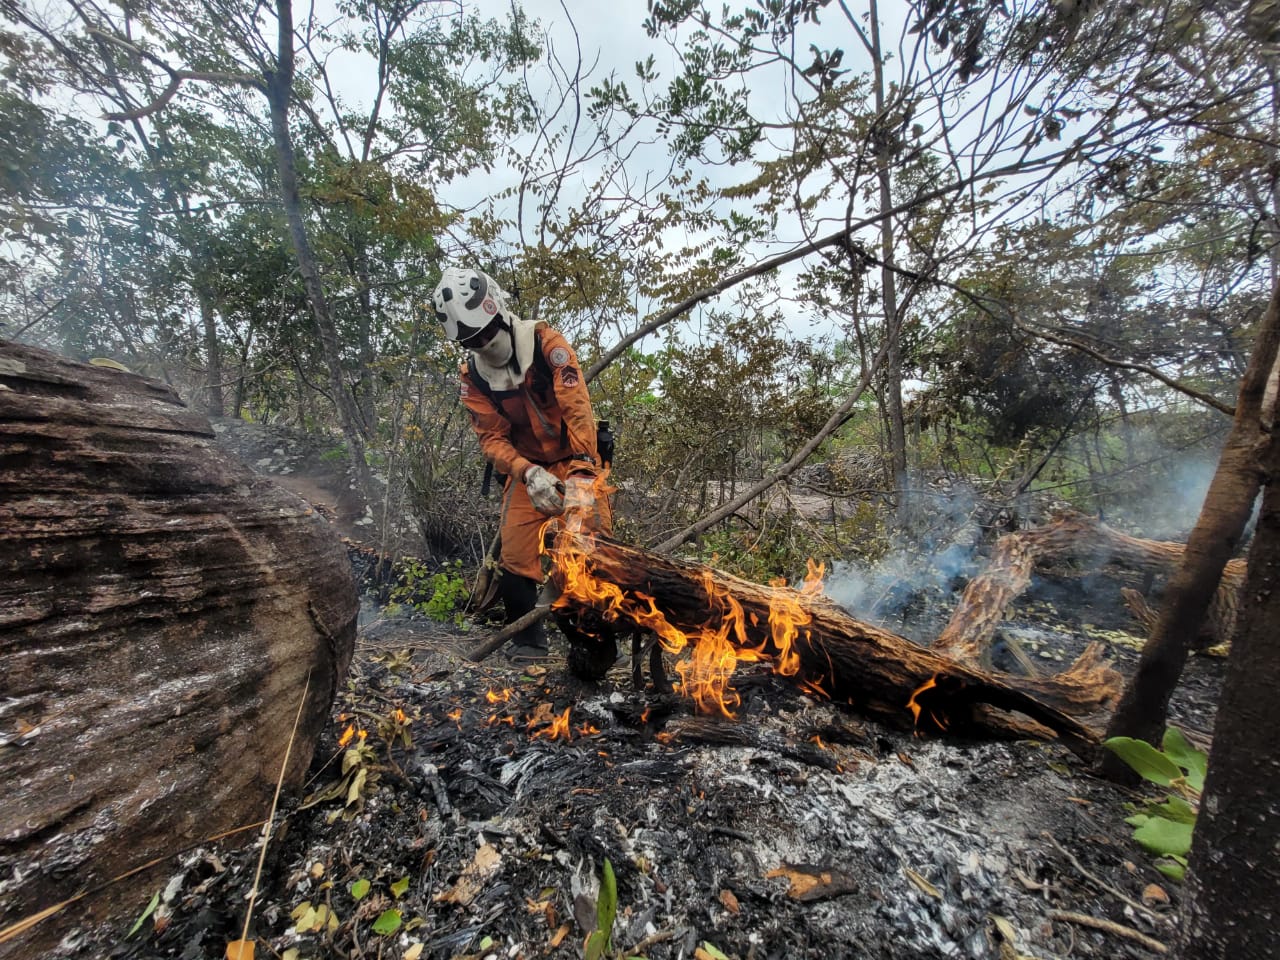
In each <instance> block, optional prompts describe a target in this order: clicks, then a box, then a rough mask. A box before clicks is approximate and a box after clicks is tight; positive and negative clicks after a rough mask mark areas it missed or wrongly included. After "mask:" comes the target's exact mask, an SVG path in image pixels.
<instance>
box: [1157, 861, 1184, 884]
mask: <svg viewBox="0 0 1280 960" xmlns="http://www.w3.org/2000/svg"><path fill="white" fill-rule="evenodd" d="M1156 869H1157V870H1159V871H1160V872H1161V873H1163V874H1164V875H1165V876H1166V877H1168V878H1169V879H1170V880H1177V881H1178V882H1179V883H1182V882H1183V881H1184V880H1186V879H1187V868H1186V865H1185V864H1182V863H1179V862H1178V861H1177V860H1173V859H1169V860H1157V861H1156Z"/></svg>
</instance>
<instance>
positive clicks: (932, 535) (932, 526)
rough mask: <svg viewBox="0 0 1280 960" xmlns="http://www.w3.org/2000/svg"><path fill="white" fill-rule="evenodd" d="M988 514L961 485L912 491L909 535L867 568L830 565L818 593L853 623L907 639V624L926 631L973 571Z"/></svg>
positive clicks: (838, 563)
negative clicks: (889, 629) (913, 505)
mask: <svg viewBox="0 0 1280 960" xmlns="http://www.w3.org/2000/svg"><path fill="white" fill-rule="evenodd" d="M919 486H920V485H918V487H919ZM994 512H995V510H994V509H993V508H991V507H989V506H987V505H985V504H983V503H982V502H981V500H980V499H979V497H978V496H977V495H976V493H975V492H974V491H973V490H972V489H971V488H970V487H968V486H967V485H963V484H957V483H954V482H949V481H943V482H941V483H938V484H933V485H931V486H929V487H924V488H922V489H919V488H918V489H917V492H916V515H915V517H914V518H913V522H912V524H911V526H912V528H913V529H912V531H911V533H910V534H909V535H903V536H900V537H898V538H897V539H896V540H895V541H894V542H893V543H892V544H891V545H890V547H889V550H888V551H887V552H886V553H885V554H884V556H882V557H881V558H880V560H879V561H877V562H876V563H875V564H874V565H872V566H870V567H868V566H865V565H862V564H858V563H856V562H845V561H836V562H835V563H834V564H832V567H831V570H830V571H829V573H828V575H827V577H826V579H825V580H824V582H823V591H824V592H825V593H826V595H827V596H828V597H830V598H831V599H832V600H834V601H835V602H836V603H838V604H839V605H840V606H842V607H843V608H844V609H845V610H847V611H848V612H849V613H850V614H851V615H852V616H854V617H857V618H858V619H859V620H864V621H866V622H868V623H876V624H879V625H882V626H886V627H892V628H893V629H895V630H896V631H898V632H902V633H904V634H906V635H907V636H910V635H911V632H912V629H913V626H914V629H918V630H921V631H923V632H928V631H929V630H930V628H931V627H930V625H931V624H932V621H933V619H934V618H935V616H936V615H943V614H945V613H949V611H950V607H951V606H952V600H951V595H952V593H953V592H954V590H955V588H956V586H957V581H958V580H959V579H961V578H968V577H970V576H972V575H973V573H974V572H975V571H976V569H977V567H978V560H977V557H976V550H977V546H978V544H979V542H980V541H981V539H982V536H983V523H985V522H988V517H987V515H988V514H992V513H994Z"/></svg>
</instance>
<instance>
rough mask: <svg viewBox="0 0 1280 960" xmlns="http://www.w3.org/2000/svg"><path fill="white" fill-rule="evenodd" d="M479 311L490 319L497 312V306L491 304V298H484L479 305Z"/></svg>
mask: <svg viewBox="0 0 1280 960" xmlns="http://www.w3.org/2000/svg"><path fill="white" fill-rule="evenodd" d="M480 309H481V310H483V311H484V312H485V313H487V314H488V315H489V316H491V317H492V316H493V315H494V314H495V313H497V312H498V305H497V304H496V303H494V302H493V297H485V298H484V303H482V304H480Z"/></svg>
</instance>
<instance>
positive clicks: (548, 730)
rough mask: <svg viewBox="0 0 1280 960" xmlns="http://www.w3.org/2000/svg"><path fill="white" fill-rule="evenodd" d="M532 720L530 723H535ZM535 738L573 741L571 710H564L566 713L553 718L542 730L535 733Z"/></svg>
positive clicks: (566, 708)
mask: <svg viewBox="0 0 1280 960" xmlns="http://www.w3.org/2000/svg"><path fill="white" fill-rule="evenodd" d="M535 722H536V720H531V721H530V723H535ZM533 737H534V739H535V740H536V739H537V738H538V737H546V738H547V739H548V740H572V739H573V736H572V734H571V733H570V730H569V708H568V707H565V708H564V713H560V714H556V715H555V716H554V717H552V719H551V722H550V723H549V724H547V726H545V727H543V728H542V729H541V730H535V731H533Z"/></svg>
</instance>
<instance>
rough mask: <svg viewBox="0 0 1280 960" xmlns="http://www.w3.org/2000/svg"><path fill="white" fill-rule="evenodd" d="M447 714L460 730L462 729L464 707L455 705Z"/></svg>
mask: <svg viewBox="0 0 1280 960" xmlns="http://www.w3.org/2000/svg"><path fill="white" fill-rule="evenodd" d="M445 716H446V717H448V718H449V719H450V720H452V721H453V722H454V723H456V724H457V725H458V729H459V730H461V729H462V708H461V707H454V708H453V709H452V710H450V711H449V712H448V713H446V714H445Z"/></svg>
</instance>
